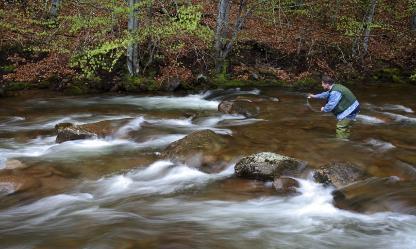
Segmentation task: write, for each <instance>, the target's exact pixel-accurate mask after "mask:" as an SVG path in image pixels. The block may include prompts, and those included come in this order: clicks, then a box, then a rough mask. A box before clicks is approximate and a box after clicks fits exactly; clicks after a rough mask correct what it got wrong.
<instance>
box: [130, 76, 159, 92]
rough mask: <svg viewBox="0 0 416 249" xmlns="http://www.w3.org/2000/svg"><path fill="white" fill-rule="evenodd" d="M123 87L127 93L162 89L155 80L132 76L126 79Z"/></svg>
mask: <svg viewBox="0 0 416 249" xmlns="http://www.w3.org/2000/svg"><path fill="white" fill-rule="evenodd" d="M122 85H123V87H124V89H125V90H126V91H127V92H142V91H158V90H160V87H161V86H160V84H159V83H158V82H157V81H156V80H154V79H151V78H145V77H130V76H127V77H125V78H124V80H123V83H122Z"/></svg>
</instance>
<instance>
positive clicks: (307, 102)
mask: <svg viewBox="0 0 416 249" xmlns="http://www.w3.org/2000/svg"><path fill="white" fill-rule="evenodd" d="M309 99H310V98H308V97H306V103H305V106H306V107H307V108H308V109H309V110H311V111H313V112H321V111H320V110H317V109H315V108H314V107H313V106H312V105H311V104H310V103H309Z"/></svg>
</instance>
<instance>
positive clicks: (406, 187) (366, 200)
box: [332, 176, 416, 215]
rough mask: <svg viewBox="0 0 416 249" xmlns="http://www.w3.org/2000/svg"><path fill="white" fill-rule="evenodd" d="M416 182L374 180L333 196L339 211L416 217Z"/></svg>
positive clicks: (392, 179)
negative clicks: (397, 213)
mask: <svg viewBox="0 0 416 249" xmlns="http://www.w3.org/2000/svg"><path fill="white" fill-rule="evenodd" d="M415 189H416V183H415V181H402V180H401V179H400V178H399V177H397V176H390V177H384V178H380V177H371V178H367V179H365V180H362V181H357V182H354V183H352V184H350V185H348V186H345V187H342V188H340V189H338V190H336V191H334V192H333V193H332V194H333V196H334V204H335V206H336V207H338V208H342V209H347V210H351V211H356V212H361V213H374V212H399V213H406V214H413V215H415V214H416V196H415V194H414V191H415Z"/></svg>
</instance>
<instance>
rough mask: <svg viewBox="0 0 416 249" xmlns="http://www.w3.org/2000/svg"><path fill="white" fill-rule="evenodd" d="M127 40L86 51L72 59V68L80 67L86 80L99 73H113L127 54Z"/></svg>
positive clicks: (107, 43) (104, 44) (116, 41)
mask: <svg viewBox="0 0 416 249" xmlns="http://www.w3.org/2000/svg"><path fill="white" fill-rule="evenodd" d="M126 45H127V40H121V39H120V40H115V41H109V42H104V43H102V44H101V45H100V46H98V47H96V48H92V49H89V50H85V51H83V52H82V53H80V54H78V55H75V56H74V57H72V58H71V62H70V65H71V67H78V68H80V69H81V71H82V73H83V74H84V76H85V77H86V78H93V77H94V76H96V74H97V72H99V71H106V72H111V71H112V70H113V68H114V66H115V65H116V63H117V61H118V60H119V59H120V57H121V56H122V55H123V54H124V53H125V50H126Z"/></svg>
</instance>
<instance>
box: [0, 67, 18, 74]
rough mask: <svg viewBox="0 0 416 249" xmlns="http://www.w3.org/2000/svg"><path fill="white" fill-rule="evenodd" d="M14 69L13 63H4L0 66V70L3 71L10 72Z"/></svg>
mask: <svg viewBox="0 0 416 249" xmlns="http://www.w3.org/2000/svg"><path fill="white" fill-rule="evenodd" d="M15 69H16V67H15V66H13V65H5V66H1V67H0V71H1V72H3V73H11V72H13V71H14V70H15Z"/></svg>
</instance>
